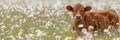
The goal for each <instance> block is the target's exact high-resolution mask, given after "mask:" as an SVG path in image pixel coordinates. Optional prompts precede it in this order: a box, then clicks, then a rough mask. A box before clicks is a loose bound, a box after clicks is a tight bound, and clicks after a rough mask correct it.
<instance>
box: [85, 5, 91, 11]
mask: <svg viewBox="0 0 120 40" xmlns="http://www.w3.org/2000/svg"><path fill="white" fill-rule="evenodd" d="M91 9H92V7H91V6H86V7H85V8H84V11H90V10H91Z"/></svg>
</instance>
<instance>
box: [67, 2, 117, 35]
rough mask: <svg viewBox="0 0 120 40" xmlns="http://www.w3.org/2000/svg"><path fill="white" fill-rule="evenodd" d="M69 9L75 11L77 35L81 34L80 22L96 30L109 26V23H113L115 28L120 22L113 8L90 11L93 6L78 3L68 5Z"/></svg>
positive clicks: (74, 25) (85, 26)
mask: <svg viewBox="0 0 120 40" xmlns="http://www.w3.org/2000/svg"><path fill="white" fill-rule="evenodd" d="M66 9H67V10H68V11H71V12H73V19H74V21H73V26H72V27H73V30H75V31H76V32H75V33H76V35H80V31H81V28H79V27H78V25H79V24H83V25H84V27H83V28H86V29H87V31H89V26H93V27H94V30H93V31H95V30H100V31H102V30H103V29H105V28H108V26H109V25H113V26H114V28H115V29H117V28H118V26H119V25H117V24H118V23H119V20H118V15H117V13H116V12H115V11H114V10H113V9H109V10H102V11H95V12H93V11H90V10H91V7H90V6H86V7H84V6H83V5H81V4H79V3H78V4H76V5H75V6H74V7H72V6H70V5H68V6H67V7H66Z"/></svg>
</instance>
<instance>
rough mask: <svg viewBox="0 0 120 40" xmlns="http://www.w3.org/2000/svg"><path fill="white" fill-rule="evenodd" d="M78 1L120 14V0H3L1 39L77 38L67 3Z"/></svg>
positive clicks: (0, 12) (51, 39) (1, 7)
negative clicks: (113, 10)
mask: <svg viewBox="0 0 120 40" xmlns="http://www.w3.org/2000/svg"><path fill="white" fill-rule="evenodd" d="M77 3H81V4H83V5H84V6H87V5H89V6H92V11H96V10H104V9H110V8H111V9H115V10H116V12H117V13H118V15H120V0H0V40H75V39H74V35H73V33H72V29H71V24H72V20H73V19H72V13H71V12H68V11H67V10H66V8H65V7H66V6H67V5H72V6H74V5H75V4H77ZM119 30H120V28H119ZM111 35H112V34H111ZM114 37H115V36H114V35H113V36H112V38H114ZM107 38H108V40H109V39H110V38H111V37H107ZM103 39H104V38H100V39H99V40H103Z"/></svg>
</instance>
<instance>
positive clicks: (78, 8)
mask: <svg viewBox="0 0 120 40" xmlns="http://www.w3.org/2000/svg"><path fill="white" fill-rule="evenodd" d="M66 9H67V10H68V11H71V12H72V13H73V18H74V19H75V20H78V19H79V20H80V19H82V16H83V15H84V13H85V12H86V11H90V10H91V6H86V7H84V6H83V5H81V4H79V3H78V4H76V5H75V6H74V7H72V6H71V5H68V6H66Z"/></svg>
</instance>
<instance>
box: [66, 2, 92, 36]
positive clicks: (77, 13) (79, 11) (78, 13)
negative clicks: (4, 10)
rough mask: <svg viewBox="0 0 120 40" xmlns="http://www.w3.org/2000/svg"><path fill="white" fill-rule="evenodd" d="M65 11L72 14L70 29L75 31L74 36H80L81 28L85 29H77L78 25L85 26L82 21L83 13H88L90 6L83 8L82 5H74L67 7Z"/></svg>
mask: <svg viewBox="0 0 120 40" xmlns="http://www.w3.org/2000/svg"><path fill="white" fill-rule="evenodd" d="M66 9H67V10H68V11H71V12H72V13H73V24H72V28H73V30H74V31H75V35H76V37H77V36H79V35H80V33H81V29H82V28H85V27H82V28H79V27H78V26H79V24H83V25H85V23H84V20H83V16H84V12H87V11H90V10H91V7H90V6H86V7H84V6H83V5H81V4H76V5H75V6H74V7H72V6H70V5H68V6H67V7H66Z"/></svg>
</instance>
